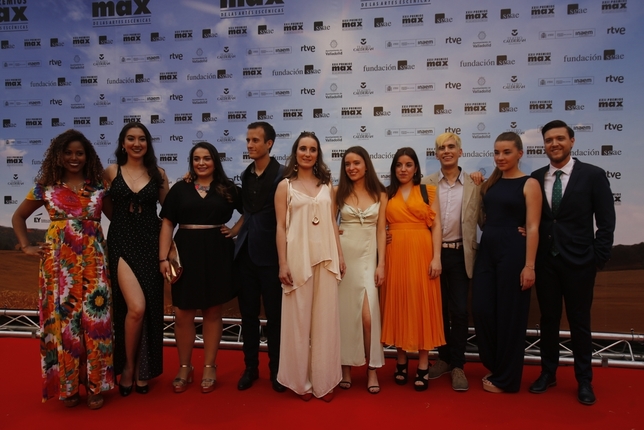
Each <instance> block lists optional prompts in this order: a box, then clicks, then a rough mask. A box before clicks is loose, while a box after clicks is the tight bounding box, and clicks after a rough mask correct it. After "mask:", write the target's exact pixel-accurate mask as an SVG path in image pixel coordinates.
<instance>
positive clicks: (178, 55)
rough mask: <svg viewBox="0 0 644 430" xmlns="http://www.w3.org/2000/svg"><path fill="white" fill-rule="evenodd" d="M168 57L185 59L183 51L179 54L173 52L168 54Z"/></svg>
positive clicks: (178, 59) (179, 59)
mask: <svg viewBox="0 0 644 430" xmlns="http://www.w3.org/2000/svg"><path fill="white" fill-rule="evenodd" d="M168 59H170V60H177V61H183V54H181V53H179V54H177V53H176V52H171V53H170V54H169V55H168Z"/></svg>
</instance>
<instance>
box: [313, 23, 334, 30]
mask: <svg viewBox="0 0 644 430" xmlns="http://www.w3.org/2000/svg"><path fill="white" fill-rule="evenodd" d="M329 30H331V26H330V25H324V21H315V22H314V23H313V31H329Z"/></svg>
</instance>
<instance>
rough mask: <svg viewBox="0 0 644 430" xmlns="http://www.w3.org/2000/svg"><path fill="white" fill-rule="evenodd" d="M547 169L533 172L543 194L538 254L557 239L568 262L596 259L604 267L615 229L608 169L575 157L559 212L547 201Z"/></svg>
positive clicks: (598, 264)
mask: <svg viewBox="0 0 644 430" xmlns="http://www.w3.org/2000/svg"><path fill="white" fill-rule="evenodd" d="M547 173H548V166H546V167H542V168H541V169H538V170H535V171H534V172H532V177H533V178H535V179H536V180H538V181H539V184H540V185H541V190H542V191H541V192H542V194H543V209H542V210H541V223H540V225H539V250H538V254H539V255H542V254H543V253H547V252H550V251H551V249H552V245H553V243H554V245H555V246H556V247H557V250H558V251H559V253H560V255H561V257H562V258H564V260H565V261H567V262H570V263H572V264H575V265H585V264H589V263H593V262H594V263H595V264H596V265H597V267H599V268H601V267H603V266H604V264H605V263H606V261H608V259H609V258H610V253H611V248H612V246H613V232H614V231H615V205H614V202H613V193H612V192H611V190H610V183H609V182H608V179H607V178H606V172H604V170H602V169H600V168H599V167H597V166H593V165H592V164H587V163H582V162H581V161H579V160H577V159H575V164H574V165H573V169H572V172H571V174H570V178H569V180H568V185H567V186H566V190H565V191H564V195H563V197H562V199H561V204H560V206H559V211H558V213H557V214H556V215H555V214H553V212H552V209H551V208H550V205H548V203H547V200H546V194H545V190H544V187H543V182H544V178H545V175H546V174H547ZM593 217H594V221H595V223H596V225H597V230H596V231H593V230H594V227H593Z"/></svg>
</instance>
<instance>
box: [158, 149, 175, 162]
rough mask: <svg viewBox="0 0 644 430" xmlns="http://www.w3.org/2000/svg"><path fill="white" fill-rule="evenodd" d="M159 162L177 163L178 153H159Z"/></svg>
mask: <svg viewBox="0 0 644 430" xmlns="http://www.w3.org/2000/svg"><path fill="white" fill-rule="evenodd" d="M159 164H179V154H177V153H176V152H170V153H165V154H159Z"/></svg>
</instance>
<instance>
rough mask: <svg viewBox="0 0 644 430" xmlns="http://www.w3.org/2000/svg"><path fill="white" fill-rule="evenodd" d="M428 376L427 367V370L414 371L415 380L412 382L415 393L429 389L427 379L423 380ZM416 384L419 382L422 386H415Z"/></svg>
mask: <svg viewBox="0 0 644 430" xmlns="http://www.w3.org/2000/svg"><path fill="white" fill-rule="evenodd" d="M428 374H429V367H428V368H427V369H416V379H415V380H414V390H416V391H425V390H426V389H427V388H429V378H425V376H428ZM416 382H421V383H422V385H418V384H416Z"/></svg>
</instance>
